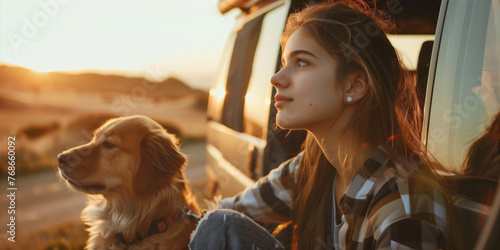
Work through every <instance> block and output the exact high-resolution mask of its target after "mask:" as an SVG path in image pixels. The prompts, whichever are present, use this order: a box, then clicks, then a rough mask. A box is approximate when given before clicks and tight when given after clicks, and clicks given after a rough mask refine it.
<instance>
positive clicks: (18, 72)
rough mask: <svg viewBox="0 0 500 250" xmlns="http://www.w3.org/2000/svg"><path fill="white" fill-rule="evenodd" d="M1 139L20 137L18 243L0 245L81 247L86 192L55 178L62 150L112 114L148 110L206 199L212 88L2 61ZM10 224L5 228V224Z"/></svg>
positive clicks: (3, 153)
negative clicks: (173, 140)
mask: <svg viewBox="0 0 500 250" xmlns="http://www.w3.org/2000/svg"><path fill="white" fill-rule="evenodd" d="M0 86H2V87H1V88H0V120H2V121H3V122H2V123H1V124H0V138H4V139H5V143H7V137H9V136H15V137H16V150H15V152H16V176H15V178H16V187H18V191H16V233H17V235H16V241H17V242H16V243H12V242H8V241H7V238H8V236H7V234H6V231H7V230H2V232H0V235H1V236H2V237H1V238H0V249H81V248H82V247H83V246H84V244H85V240H86V237H87V234H86V232H85V231H84V226H83V223H82V222H81V221H80V219H79V214H80V212H81V210H82V208H83V207H84V206H85V200H86V197H85V195H83V194H80V193H76V192H70V191H69V190H68V188H67V187H66V186H65V183H64V182H63V181H61V180H59V179H58V177H57V174H56V173H57V154H59V153H61V152H62V151H64V150H66V149H69V148H71V147H74V146H77V145H81V144H85V143H87V142H89V141H90V140H91V139H92V136H93V131H94V130H95V129H96V128H98V127H99V126H100V125H101V124H102V123H104V122H105V121H106V120H108V119H110V118H113V117H119V116H125V115H133V114H143V115H147V116H149V117H151V118H153V119H155V120H156V121H158V122H159V123H160V124H162V125H163V127H164V128H165V129H167V131H168V132H170V133H174V134H176V135H177V137H178V138H179V139H180V142H181V143H182V146H181V150H182V151H183V152H184V153H185V154H187V155H188V158H189V165H188V169H187V170H186V174H187V176H188V178H189V179H190V181H191V184H192V188H193V190H194V191H195V192H196V194H197V196H199V198H200V199H203V197H204V194H203V192H204V161H205V158H204V157H205V141H204V139H205V125H206V109H207V98H208V93H207V92H206V91H204V90H200V89H193V88H191V87H189V86H188V85H187V84H186V83H184V82H182V81H180V80H179V79H176V78H167V79H165V80H163V81H159V82H154V81H151V80H147V79H145V78H137V77H136V78H133V77H125V76H117V75H100V74H92V73H85V74H68V73H60V72H47V73H40V72H36V71H33V70H29V69H26V68H21V67H12V66H5V65H3V66H0ZM7 162H8V159H7V147H6V146H5V147H1V148H0V169H1V171H0V178H1V180H2V181H1V185H0V188H1V190H2V193H3V194H4V195H2V197H0V201H1V205H2V208H5V209H2V210H5V212H3V213H0V219H1V223H2V224H3V225H6V224H7V223H9V219H8V218H9V215H8V214H7V207H8V204H9V200H8V197H7V196H6V194H5V193H6V191H7V167H8V166H9V165H8V164H7ZM3 228H4V229H7V227H5V226H4V227H3Z"/></svg>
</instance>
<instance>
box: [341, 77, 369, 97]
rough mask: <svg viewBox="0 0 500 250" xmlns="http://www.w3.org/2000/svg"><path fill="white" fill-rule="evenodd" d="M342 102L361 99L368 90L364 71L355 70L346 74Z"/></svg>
mask: <svg viewBox="0 0 500 250" xmlns="http://www.w3.org/2000/svg"><path fill="white" fill-rule="evenodd" d="M346 80H347V82H346V88H345V100H344V103H355V102H358V101H359V100H361V99H363V97H364V96H365V95H366V93H367V92H368V76H367V75H366V73H365V72H362V71H356V72H353V73H350V74H349V75H348V76H347V79H346Z"/></svg>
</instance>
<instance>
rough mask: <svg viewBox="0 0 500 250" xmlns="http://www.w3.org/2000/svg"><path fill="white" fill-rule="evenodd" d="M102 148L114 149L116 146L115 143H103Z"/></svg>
mask: <svg viewBox="0 0 500 250" xmlns="http://www.w3.org/2000/svg"><path fill="white" fill-rule="evenodd" d="M102 146H103V147H104V148H106V149H113V148H115V144H113V143H111V142H109V141H104V142H103V143H102Z"/></svg>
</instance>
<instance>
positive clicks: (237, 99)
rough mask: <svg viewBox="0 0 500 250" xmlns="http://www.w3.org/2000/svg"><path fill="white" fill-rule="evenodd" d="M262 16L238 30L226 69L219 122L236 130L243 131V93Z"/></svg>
mask: <svg viewBox="0 0 500 250" xmlns="http://www.w3.org/2000/svg"><path fill="white" fill-rule="evenodd" d="M263 18H264V16H263V15H260V16H257V17H255V18H254V19H252V20H250V21H248V22H247V23H246V24H245V25H244V26H243V28H242V29H241V30H240V31H238V34H237V35H236V41H235V43H234V49H233V54H232V56H231V64H230V65H229V69H228V74H227V83H226V93H225V97H224V106H223V108H222V117H221V123H222V124H224V125H225V126H227V127H229V128H231V129H233V130H235V131H238V132H243V107H244V100H245V94H246V92H247V88H248V82H249V80H250V75H251V73H252V66H253V59H254V53H255V49H256V47H257V44H258V42H259V36H260V30H261V27H262V20H263Z"/></svg>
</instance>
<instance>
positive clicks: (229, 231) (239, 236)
mask: <svg viewBox="0 0 500 250" xmlns="http://www.w3.org/2000/svg"><path fill="white" fill-rule="evenodd" d="M189 248H190V249H192V250H199V249H200V250H201V249H203V250H206V249H208V250H219V249H221V250H226V249H230V250H233V249H234V250H245V249H248V250H254V249H255V250H257V249H261V250H267V249H279V250H284V249H285V248H284V247H283V246H282V245H281V244H280V243H279V242H278V240H276V239H275V238H274V237H273V236H272V235H271V234H270V233H269V232H267V231H266V229H264V228H263V227H261V226H260V225H259V224H257V223H255V222H254V221H253V220H252V219H250V218H248V217H247V216H245V215H244V214H241V213H238V212H235V211H232V210H225V209H219V210H215V211H212V212H210V213H208V214H206V215H205V217H203V219H201V220H200V222H199V223H198V226H197V227H196V230H195V231H194V232H193V233H192V234H191V242H190V243H189Z"/></svg>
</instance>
